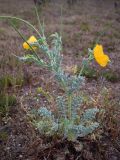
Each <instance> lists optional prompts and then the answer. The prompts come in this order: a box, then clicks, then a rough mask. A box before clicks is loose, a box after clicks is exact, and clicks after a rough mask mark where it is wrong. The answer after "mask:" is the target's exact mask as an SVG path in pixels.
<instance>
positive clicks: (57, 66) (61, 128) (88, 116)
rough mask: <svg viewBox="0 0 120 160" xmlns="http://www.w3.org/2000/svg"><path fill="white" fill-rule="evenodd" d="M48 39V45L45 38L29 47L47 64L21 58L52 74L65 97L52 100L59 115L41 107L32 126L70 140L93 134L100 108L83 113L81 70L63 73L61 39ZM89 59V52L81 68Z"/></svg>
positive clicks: (35, 57)
mask: <svg viewBox="0 0 120 160" xmlns="http://www.w3.org/2000/svg"><path fill="white" fill-rule="evenodd" d="M50 38H52V41H51V44H50V46H49V45H48V43H47V40H46V37H44V36H43V37H42V38H40V39H38V41H37V42H35V43H32V44H30V45H31V46H32V45H33V46H36V47H38V48H40V50H42V52H43V53H44V54H45V55H46V56H47V58H48V61H47V62H45V61H44V60H42V59H40V58H38V57H37V56H35V55H29V54H28V55H25V56H24V57H22V58H20V59H22V60H27V61H33V62H35V63H36V64H38V65H40V66H42V67H46V68H47V69H49V70H50V71H52V72H53V74H54V77H55V79H56V81H57V82H58V84H59V85H60V87H62V89H64V94H63V95H62V96H57V97H56V99H55V102H56V106H57V112H58V114H56V113H53V112H52V111H51V110H48V109H47V108H48V107H44V106H43V107H40V109H39V110H38V111H37V113H38V116H39V118H38V119H37V120H36V121H35V125H36V127H37V128H38V129H39V131H40V133H42V134H46V135H55V134H57V135H60V136H63V137H64V138H67V139H69V140H75V139H77V137H84V136H86V135H88V134H90V133H92V132H93V131H94V130H95V129H96V128H97V127H98V126H99V124H98V123H97V122H94V120H95V116H96V113H97V112H99V109H97V108H93V109H87V110H85V111H84V112H83V113H82V109H81V104H82V96H81V95H80V90H81V87H82V86H83V85H84V82H85V80H84V77H83V76H81V73H82V71H81V72H80V74H79V75H68V74H66V73H65V72H64V71H63V69H62V67H61V63H62V56H61V51H62V40H61V37H60V36H59V35H58V33H55V34H52V35H51V36H50ZM89 60H91V50H90V56H89V59H87V60H84V61H83V67H84V66H86V65H87V63H88V61H89ZM82 69H83V68H82ZM80 113H81V114H80Z"/></svg>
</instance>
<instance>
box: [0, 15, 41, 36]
mask: <svg viewBox="0 0 120 160" xmlns="http://www.w3.org/2000/svg"><path fill="white" fill-rule="evenodd" d="M0 19H16V20H19V21H21V22H24V23H26V24H27V25H28V26H29V27H30V28H32V29H33V30H34V31H35V32H36V33H37V34H38V35H39V37H41V38H42V36H41V34H40V33H39V31H38V30H37V29H36V28H35V27H34V26H33V25H32V24H31V23H29V22H28V21H26V20H24V19H22V18H18V17H12V16H0Z"/></svg>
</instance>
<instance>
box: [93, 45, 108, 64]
mask: <svg viewBox="0 0 120 160" xmlns="http://www.w3.org/2000/svg"><path fill="white" fill-rule="evenodd" d="M93 55H94V58H95V60H96V61H97V63H98V64H99V65H100V66H102V67H105V66H106V65H107V64H108V62H109V61H110V59H109V57H108V56H107V55H106V54H105V53H104V52H103V47H102V45H99V44H97V45H96V46H95V48H94V49H93Z"/></svg>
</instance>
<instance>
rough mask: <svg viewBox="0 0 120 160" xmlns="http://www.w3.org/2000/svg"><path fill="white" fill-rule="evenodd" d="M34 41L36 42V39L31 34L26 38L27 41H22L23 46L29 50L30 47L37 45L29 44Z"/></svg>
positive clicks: (33, 47)
mask: <svg viewBox="0 0 120 160" xmlns="http://www.w3.org/2000/svg"><path fill="white" fill-rule="evenodd" d="M35 42H37V39H36V38H35V36H31V37H30V38H29V39H28V40H27V42H24V43H23V48H24V49H26V50H31V47H32V49H34V50H35V49H36V48H37V47H35V46H33V45H31V44H32V43H35ZM27 43H29V45H31V47H30V46H29V45H28V44H27Z"/></svg>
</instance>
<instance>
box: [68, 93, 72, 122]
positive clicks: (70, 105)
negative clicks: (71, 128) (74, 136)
mask: <svg viewBox="0 0 120 160" xmlns="http://www.w3.org/2000/svg"><path fill="white" fill-rule="evenodd" d="M68 117H69V120H71V118H72V95H71V94H69V95H68Z"/></svg>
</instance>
